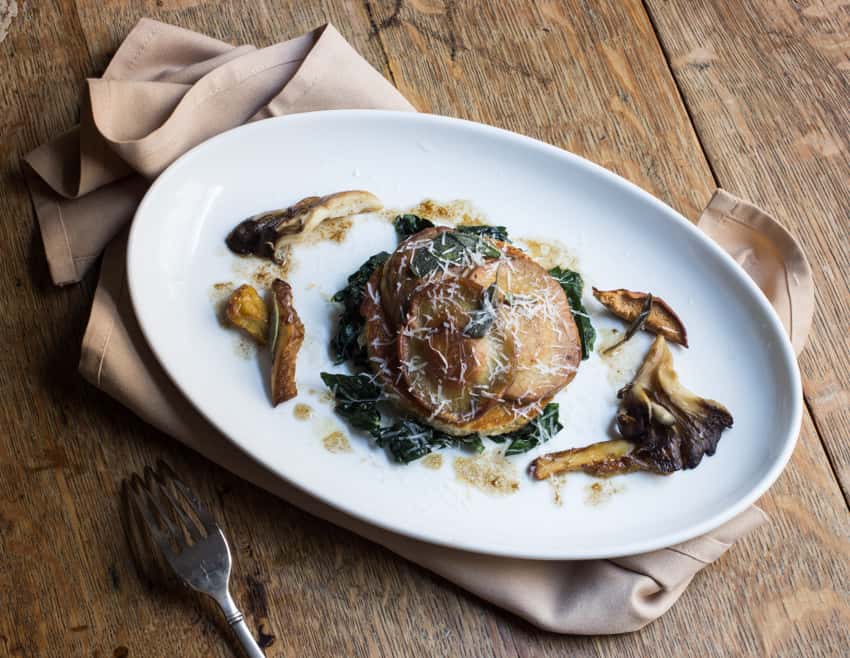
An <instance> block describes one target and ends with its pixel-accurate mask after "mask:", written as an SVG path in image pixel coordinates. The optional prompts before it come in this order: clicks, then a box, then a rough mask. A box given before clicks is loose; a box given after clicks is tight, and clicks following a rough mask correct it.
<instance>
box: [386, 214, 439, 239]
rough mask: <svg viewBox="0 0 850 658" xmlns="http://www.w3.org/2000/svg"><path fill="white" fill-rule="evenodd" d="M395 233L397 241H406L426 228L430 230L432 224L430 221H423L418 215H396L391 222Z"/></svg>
mask: <svg viewBox="0 0 850 658" xmlns="http://www.w3.org/2000/svg"><path fill="white" fill-rule="evenodd" d="M393 226H395V232H396V234H397V235H398V239H399V240H407V238H409V237H410V236H411V235H414V234H416V233H419V231H424V230H425V229H426V228H432V227H433V226H434V222H432V221H431V220H430V219H425V218H424V217H420V216H419V215H413V214H405V215H398V216H397V217H396V218H395V220H394V221H393Z"/></svg>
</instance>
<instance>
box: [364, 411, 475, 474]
mask: <svg viewBox="0 0 850 658" xmlns="http://www.w3.org/2000/svg"><path fill="white" fill-rule="evenodd" d="M373 435H374V437H375V441H376V443H377V444H378V445H379V446H381V447H382V448H386V449H387V450H388V451H389V453H390V454H391V455H392V457H393V459H394V460H395V461H397V462H399V463H402V464H408V463H410V462H412V461H415V460H417V459H420V458H421V457H424V456H425V455H427V454H429V453H430V452H432V451H433V450H435V449H439V448H447V447H449V446H461V447H467V448H470V449H472V450H475V451H476V452H482V451H483V450H484V444H483V443H482V442H481V439H480V438H479V437H478V436H477V435H471V436H464V437H455V436H451V435H449V434H446V433H444V432H440V431H439V430H435V429H434V428H433V427H428V426H427V425H423V424H422V423H418V422H416V421H415V420H409V419H408V420H400V421H398V422H396V423H394V424H392V425H390V426H388V427H382V428H381V429H379V430H378V431H377V432H375V433H374V434H373Z"/></svg>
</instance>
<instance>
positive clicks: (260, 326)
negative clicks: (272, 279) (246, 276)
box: [224, 284, 269, 345]
mask: <svg viewBox="0 0 850 658" xmlns="http://www.w3.org/2000/svg"><path fill="white" fill-rule="evenodd" d="M224 314H225V317H226V318H227V319H228V321H229V322H230V324H232V325H233V326H234V327H238V328H239V329H241V330H242V331H244V332H245V333H246V334H248V335H249V336H250V337H251V338H253V339H254V340H255V341H257V342H258V343H259V344H260V345H265V344H266V337H267V336H268V334H269V312H268V309H267V308H266V304H265V302H263V300H262V298H261V297H260V294H259V293H258V292H257V291H256V290H255V289H254V288H253V287H252V286H249V285H247V284H245V285H241V286H239V287H238V288H237V289H236V290H234V291H233V292H232V293H231V295H230V297H229V298H228V299H227V306H226V307H225V309H224Z"/></svg>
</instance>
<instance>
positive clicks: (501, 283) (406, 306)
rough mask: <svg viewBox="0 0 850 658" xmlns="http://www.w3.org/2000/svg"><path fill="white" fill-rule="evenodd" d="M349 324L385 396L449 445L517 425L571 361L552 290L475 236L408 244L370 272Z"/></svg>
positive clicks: (561, 296)
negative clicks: (357, 321) (450, 439)
mask: <svg viewBox="0 0 850 658" xmlns="http://www.w3.org/2000/svg"><path fill="white" fill-rule="evenodd" d="M360 313H361V314H362V316H363V318H364V320H365V342H366V348H367V352H368V358H369V363H370V366H371V368H372V370H373V371H374V373H375V374H376V376H377V378H378V379H379V381H380V382H381V383H382V384H383V387H384V392H385V394H386V395H387V396H389V397H390V398H392V399H393V400H394V401H395V402H396V403H397V404H398V405H399V406H401V407H402V408H403V409H405V410H406V411H407V412H409V413H411V414H413V415H415V416H417V417H419V418H421V419H423V420H425V421H426V422H427V423H428V424H430V425H431V426H433V427H435V428H436V429H438V430H440V431H443V432H445V433H447V434H451V435H453V436H465V435H468V434H474V433H479V434H482V435H489V436H492V435H498V434H503V433H506V432H511V431H513V430H516V429H518V428H519V427H521V426H523V425H525V424H526V423H528V422H529V421H530V420H532V419H534V418H535V417H536V416H538V415H539V414H540V413H541V411H542V410H543V409H544V407H545V406H546V403H547V402H548V401H549V400H550V399H551V398H552V396H554V395H555V394H556V393H557V392H558V391H560V390H561V389H563V388H564V387H565V386H566V385H567V384H569V383H570V381H571V380H572V378H573V377H574V376H575V373H576V370H577V368H578V365H579V362H580V361H581V355H582V352H581V340H580V337H579V331H578V328H577V327H576V323H575V320H574V319H573V315H572V312H571V310H570V304H569V301H568V300H567V297H566V295H565V293H564V290H563V289H562V287H561V286H560V284H559V283H558V281H556V280H555V279H554V278H553V277H552V276H551V275H550V274H549V273H548V272H547V271H546V270H544V269H543V268H542V267H540V266H539V265H538V264H537V263H535V262H534V261H533V260H531V259H530V258H529V257H528V256H527V255H526V254H525V253H523V252H522V251H520V250H519V249H517V248H515V247H513V246H511V245H509V244H506V243H504V242H501V241H499V240H495V239H492V238H489V237H486V236H485V235H483V234H475V233H468V232H463V231H458V230H453V229H450V228H446V227H431V228H427V229H425V230H423V231H420V232H419V233H416V234H414V235H412V236H411V237H409V238H408V239H407V240H405V241H404V242H402V244H401V245H399V247H398V248H397V249H396V250H395V252H394V253H393V254H392V255H391V256H390V258H389V259H387V260H386V261H385V262H384V263H383V265H381V266H380V267H378V268H377V269H376V270H375V271H374V273H373V274H372V276H371V278H370V279H369V281H368V283H367V287H366V294H365V295H364V299H363V303H362V305H361V307H360Z"/></svg>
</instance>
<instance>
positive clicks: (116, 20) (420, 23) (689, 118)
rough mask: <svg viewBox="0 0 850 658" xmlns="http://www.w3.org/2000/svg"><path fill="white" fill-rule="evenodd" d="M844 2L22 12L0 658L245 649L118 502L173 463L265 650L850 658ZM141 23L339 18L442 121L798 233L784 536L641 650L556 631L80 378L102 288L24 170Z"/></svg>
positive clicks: (13, 98) (5, 364)
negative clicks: (146, 472) (524, 141)
mask: <svg viewBox="0 0 850 658" xmlns="http://www.w3.org/2000/svg"><path fill="white" fill-rule="evenodd" d="M4 4H6V5H7V6H8V5H9V4H10V3H4ZM733 7H735V8H733ZM847 9H848V8H847V3H846V2H832V1H827V0H825V1H824V2H817V1H815V0H811V1H807V2H796V1H792V0H774V1H772V2H767V1H763V2H758V1H757V0H750V1H748V2H734V3H733V2H725V1H724V0H713V1H710V0H701V1H695V0H646V1H645V2H640V1H639V0H609V1H607V2H606V1H603V0H561V1H557V0H551V1H549V0H547V1H540V2H535V1H533V0H510V1H507V0H506V1H504V2H484V1H481V2H466V1H463V0H457V1H454V2H453V1H452V0H395V1H394V2H393V1H389V0H387V1H384V2H372V1H369V0H351V1H350V2H333V1H330V0H328V1H325V2H318V1H317V2H308V1H306V0H255V1H248V0H244V1H242V2H231V1H225V2H221V1H216V0H156V1H154V0H77V1H76V2H75V1H74V0H52V1H46V0H45V1H38V2H36V1H35V0H23V1H20V0H19V2H18V16H16V17H14V18H13V19H12V21H11V23H10V25H9V34H8V36H7V37H6V39H5V41H4V42H3V43H2V44H0V90H2V93H0V176H1V177H0V199H2V203H0V236H2V245H3V246H2V253H3V257H2V259H0V303H2V308H4V309H5V311H4V314H3V315H2V320H0V327H2V340H3V346H4V347H3V349H2V351H0V423H2V428H3V432H2V435H0V654H2V655H10V656H39V657H40V656H62V657H66V656H92V655H93V656H101V657H105V656H116V657H117V656H168V657H170V656H227V655H231V645H229V644H228V642H227V640H226V639H225V636H224V635H223V634H222V633H221V632H220V631H219V629H218V628H217V626H216V625H215V623H214V622H213V621H211V618H210V617H209V616H208V615H207V614H206V611H205V610H204V609H203V608H202V607H201V605H200V604H199V603H198V602H196V601H194V600H187V599H185V598H180V597H176V596H168V597H164V596H162V595H161V593H160V592H159V591H157V590H155V589H153V588H151V587H149V586H146V585H144V584H143V583H142V582H141V581H140V580H139V578H138V577H137V576H136V573H135V571H134V569H133V566H132V562H131V560H130V556H129V553H128V551H127V548H126V546H125V543H124V540H123V537H122V535H121V529H120V528H121V526H120V523H119V505H118V495H117V491H118V485H119V482H120V480H121V478H122V477H124V476H126V475H127V474H128V473H130V472H132V471H138V470H140V469H141V468H142V467H143V466H144V465H145V464H150V463H153V462H154V460H155V459H156V458H158V457H164V458H165V459H167V460H168V461H169V462H171V463H172V464H173V465H174V466H175V467H177V468H178V469H179V470H180V471H182V472H183V473H185V474H186V477H187V479H188V481H189V483H190V484H191V485H193V486H194V487H196V488H197V489H199V491H200V493H201V495H202V497H203V498H204V499H206V500H207V501H210V502H211V503H212V505H213V506H214V508H215V511H216V513H217V514H218V515H219V516H220V518H221V519H222V521H223V524H224V526H225V528H226V529H227V531H228V533H229V534H230V535H231V536H232V537H233V538H235V543H236V546H235V549H236V552H237V553H238V556H239V563H238V571H237V573H236V577H235V583H234V584H235V594H236V596H237V598H238V600H240V601H242V602H244V603H245V608H246V613H247V617H248V620H249V622H250V624H251V626H252V627H254V628H256V627H260V628H261V629H262V633H263V638H264V641H265V643H266V644H267V645H268V654H269V655H270V656H312V655H316V656H342V655H365V654H369V655H388V656H417V657H418V656H448V655H453V656H454V655H457V656H532V655H534V656H537V655H540V656H550V655H551V656H554V655H629V656H643V655H655V656H661V655H665V656H666V655H669V656H680V655H685V654H691V655H720V654H723V655H728V654H757V655H788V656H792V655H793V656H796V655H815V654H817V655H838V654H840V653H842V652H846V651H847V647H848V646H850V605H848V583H850V560H848V545H850V544H848V535H850V517H849V516H848V508H847V500H848V491H850V440H849V439H850V395H849V394H848V368H849V367H850V342H848V328H850V326H848V325H850V323H848V314H847V307H848V301H850V299H848V297H849V296H850V295H848V278H850V268H848V243H850V187H848V186H850V180H848V172H850V144H849V143H848V136H849V135H850V133H848V125H850V84H849V81H848V76H850V58H848V52H850V49H849V48H848V43H850V41H848V40H850V13H848V11H847ZM142 16H151V17H155V18H158V19H160V20H163V21H167V22H171V23H175V24H178V25H181V26H184V27H187V28H190V29H194V30H199V31H202V32H205V33H208V34H211V35H213V36H216V37H218V38H221V39H224V40H227V41H232V42H245V43H254V44H256V45H267V44H270V43H273V42H276V41H280V40H283V39H285V38H288V37H292V36H295V35H298V34H301V33H303V32H305V31H307V30H309V29H311V28H313V27H316V26H317V25H319V24H322V23H324V22H326V21H331V22H333V23H334V24H335V25H336V26H337V27H338V28H339V30H340V31H341V32H342V33H343V34H344V35H345V37H346V38H347V39H349V40H350V41H351V42H352V43H353V44H354V46H355V47H356V48H357V49H359V51H360V52H361V53H363V55H364V56H365V57H366V58H367V59H368V60H369V61H370V62H371V63H372V64H373V65H374V66H375V67H376V68H377V69H378V70H380V71H382V72H383V73H384V75H386V77H388V78H389V79H390V80H392V81H393V83H394V84H395V85H396V86H397V87H398V88H399V89H400V90H401V91H402V92H403V93H404V94H405V95H406V96H407V97H408V98H409V99H410V100H411V101H412V102H413V103H414V104H415V105H416V106H417V107H418V108H419V109H420V110H423V111H427V112H435V113H439V114H448V115H452V116H459V117H465V118H469V119H474V120H477V121H482V122H485V123H490V124H493V125H497V126H502V127H505V128H508V129H511V130H515V131H518V132H521V133H525V134H528V135H532V136H534V137H537V138H539V139H542V140H545V141H547V142H551V143H553V144H557V145H559V146H562V147H564V148H566V149H569V150H571V151H574V152H576V153H579V154H581V155H583V156H585V157H587V158H590V159H591V160H594V161H596V162H598V163H600V164H602V165H604V166H606V167H609V168H610V169H613V170H614V171H616V172H618V173H620V174H621V175H623V176H625V177H626V178H629V179H630V180H632V181H634V182H635V183H637V184H638V185H640V186H642V187H644V188H645V189H647V190H649V191H650V192H651V193H652V194H654V195H656V196H658V197H659V198H661V199H662V200H664V201H665V202H667V203H669V204H670V205H671V206H673V207H674V208H676V209H677V210H679V211H680V212H682V213H683V214H684V215H685V216H687V217H690V218H694V219H695V218H696V217H697V215H698V213H699V211H700V209H701V208H702V207H703V205H704V204H705V203H706V202H707V200H708V199H709V197H710V195H711V193H712V192H713V191H714V189H715V187H717V186H722V187H724V188H726V189H728V190H729V191H731V192H733V193H735V194H738V195H740V196H743V197H745V198H748V199H750V200H752V201H753V202H754V203H756V204H759V205H761V206H762V207H764V208H766V209H767V210H768V211H770V212H771V213H773V214H774V215H775V216H776V217H778V218H780V219H781V220H782V221H783V222H784V223H785V224H786V226H788V227H789V228H790V229H791V230H792V231H793V232H794V233H795V234H796V235H797V237H798V238H799V239H800V240H801V241H802V243H803V245H804V246H805V248H806V251H807V253H808V255H809V258H810V259H811V262H812V265H813V268H814V271H815V279H816V286H817V314H816V316H815V324H814V329H813V331H812V334H811V338H810V340H809V345H808V347H807V348H806V350H805V352H804V353H803V355H802V356H801V358H800V366H801V369H802V372H803V377H804V382H805V399H806V409H807V411H806V415H805V418H804V421H803V429H802V434H801V437H800V442H799V445H798V447H797V450H796V452H795V454H794V457H793V459H792V462H791V464H790V466H789V467H788V468H787V469H786V471H785V473H784V474H783V475H782V477H781V478H780V479H779V481H778V482H777V483H776V484H775V485H774V487H773V488H772V489H771V491H770V492H769V493H768V494H767V495H766V496H765V497H764V498H763V499H762V500H761V502H760V504H761V505H762V507H763V508H764V509H765V510H766V511H767V513H768V514H770V516H771V519H772V522H771V523H770V524H769V525H767V526H766V527H763V528H761V529H759V530H757V531H756V532H754V533H752V535H750V536H748V537H747V538H746V539H744V540H743V541H741V542H740V543H739V544H738V545H737V546H735V548H734V549H733V550H732V551H730V552H729V553H728V554H727V555H726V556H724V557H723V558H722V559H721V560H720V561H719V562H718V563H717V564H716V565H714V566H712V567H711V568H709V569H707V570H706V571H705V572H703V573H701V574H699V575H698V576H697V578H696V579H695V581H694V582H693V584H692V585H691V587H690V588H689V589H688V591H687V592H686V593H685V594H684V595H683V596H682V599H681V600H680V602H679V603H678V604H677V605H676V606H675V607H674V608H673V609H672V610H671V611H670V612H669V613H668V614H667V615H665V616H664V617H663V618H662V619H660V620H659V621H657V622H655V623H653V624H651V625H650V626H648V627H647V628H645V629H644V630H642V631H641V632H638V633H634V634H631V635H627V636H620V637H584V638H583V637H561V636H557V635H553V634H549V633H544V632H541V631H538V630H536V629H535V628H532V627H531V626H530V625H528V624H527V623H524V622H522V621H520V620H518V619H516V618H514V617H513V616H511V615H509V614H507V613H505V612H503V611H501V610H499V609H496V608H494V607H492V606H490V605H488V604H486V603H483V602H481V601H479V600H477V599H475V598H473V597H472V596H469V595H468V594H466V593H465V592H464V591H462V590H460V589H458V588H457V587H454V586H453V585H451V584H449V583H446V582H444V581H442V580H441V579H439V578H436V577H434V576H433V575H431V574H430V573H427V572H425V571H423V570H421V569H419V568H417V567H415V566H412V565H411V564H408V563H407V562H405V561H403V560H401V559H399V558H397V557H395V556H394V555H393V554H391V553H388V552H387V551H385V550H383V549H381V548H379V547H377V546H375V545H372V544H370V543H368V542H366V541H363V540H361V539H359V538H358V537H356V536H353V535H351V534H349V533H347V532H345V531H343V530H340V529H337V528H335V527H332V526H330V525H328V524H326V523H324V522H321V521H318V520H316V519H314V518H311V517H310V516H308V515H306V514H304V513H302V512H301V511H299V510H297V509H294V508H292V507H289V506H288V505H286V504H284V503H282V502H280V501H279V500H277V499H275V498H273V497H271V496H270V495H268V494H266V493H264V492H263V491H261V490H259V489H257V488H256V487H254V486H252V485H250V484H247V483H245V482H242V481H239V480H238V479H236V478H235V477H233V476H231V475H230V474H228V473H227V471H225V470H223V469H221V468H218V467H216V466H214V465H213V464H210V463H209V462H207V461H205V460H204V459H202V458H201V457H199V456H197V455H196V454H194V453H191V452H189V451H188V450H186V449H183V448H181V447H180V446H179V445H178V444H177V443H176V442H175V441H173V440H170V439H169V438H168V437H166V436H164V435H161V434H159V433H158V432H156V431H155V430H153V429H152V428H150V427H149V426H147V425H145V424H144V423H143V422H142V421H141V420H139V419H138V418H136V417H134V416H133V415H132V414H131V413H129V412H128V411H126V410H125V409H123V408H122V407H120V406H119V405H118V404H116V403H115V402H113V401H111V400H110V399H109V398H107V397H106V396H105V395H103V394H101V393H100V392H99V391H97V390H95V389H93V388H91V387H90V386H88V385H87V384H85V383H84V382H83V381H82V380H81V379H80V378H79V377H78V376H77V374H76V362H77V358H78V345H79V343H80V338H81V334H82V329H83V326H84V323H85V320H86V317H87V312H88V308H89V304H90V300H91V296H92V292H93V287H94V284H95V280H96V279H95V277H94V275H91V276H89V277H87V278H86V280H85V281H84V282H82V283H81V284H79V285H76V286H72V287H69V288H67V289H57V288H55V287H53V286H52V285H51V283H50V280H49V277H48V273H47V268H46V265H45V259H44V254H43V251H42V247H41V244H40V239H39V236H38V233H37V229H36V228H35V226H34V221H33V217H32V213H31V208H30V202H29V199H28V196H27V193H26V191H25V188H24V183H23V179H22V176H21V172H20V166H19V159H20V157H21V156H22V155H23V154H24V153H26V152H27V151H29V150H30V149H32V148H33V147H34V146H35V145H37V144H40V143H42V142H44V141H46V140H47V139H48V138H50V137H52V136H54V135H56V134H57V132H59V131H61V130H63V129H65V128H67V127H69V126H70V125H72V124H73V123H75V121H76V117H77V98H78V93H79V90H80V86H81V81H82V80H83V79H84V78H85V77H87V76H97V75H98V74H99V73H100V72H101V71H102V70H103V68H104V67H105V65H106V63H107V62H108V60H109V57H110V54H111V53H112V52H113V51H114V50H115V48H116V46H117V44H118V43H119V42H120V40H121V38H122V37H123V36H124V35H125V34H126V33H127V32H128V30H129V29H130V28H131V26H132V25H133V24H134V23H135V22H136V21H137V20H138V19H139V18H140V17H142ZM0 18H2V17H0ZM842 647H843V650H842ZM844 655H846V653H845V654H844Z"/></svg>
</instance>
